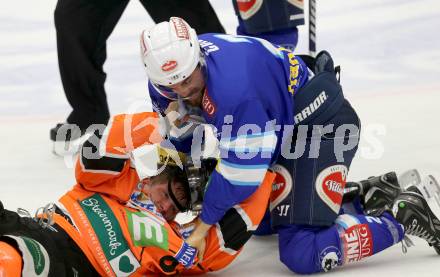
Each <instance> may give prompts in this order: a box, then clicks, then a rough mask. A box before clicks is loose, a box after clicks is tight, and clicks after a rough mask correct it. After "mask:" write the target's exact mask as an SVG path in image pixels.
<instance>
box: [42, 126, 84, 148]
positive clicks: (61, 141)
mask: <svg viewBox="0 0 440 277" xmlns="http://www.w3.org/2000/svg"><path fill="white" fill-rule="evenodd" d="M84 134H85V130H81V129H80V128H79V127H78V126H77V125H76V124H69V123H58V124H57V125H56V126H55V127H53V128H52V129H50V140H51V141H53V150H52V151H53V153H54V154H56V155H59V156H66V155H73V154H75V153H76V152H78V150H79V147H80V145H81V144H82V143H83V142H84V139H83V138H84Z"/></svg>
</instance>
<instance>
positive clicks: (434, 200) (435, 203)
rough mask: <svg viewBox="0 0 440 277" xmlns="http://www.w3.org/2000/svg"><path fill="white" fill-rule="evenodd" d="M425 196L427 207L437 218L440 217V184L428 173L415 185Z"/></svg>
mask: <svg viewBox="0 0 440 277" xmlns="http://www.w3.org/2000/svg"><path fill="white" fill-rule="evenodd" d="M417 188H418V189H419V190H420V192H421V193H422V195H423V197H425V199H426V202H427V203H428V206H429V208H430V209H431V211H432V212H433V213H434V215H435V216H436V217H437V218H440V185H439V184H438V182H437V180H436V179H435V178H434V176H432V175H428V176H427V177H425V178H424V179H423V181H422V182H421V183H420V184H419V185H418V186H417Z"/></svg>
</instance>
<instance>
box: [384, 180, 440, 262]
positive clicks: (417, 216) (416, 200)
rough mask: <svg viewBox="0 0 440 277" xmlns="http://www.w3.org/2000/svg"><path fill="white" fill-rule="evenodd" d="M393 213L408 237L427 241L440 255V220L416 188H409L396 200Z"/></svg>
mask: <svg viewBox="0 0 440 277" xmlns="http://www.w3.org/2000/svg"><path fill="white" fill-rule="evenodd" d="M392 213H393V215H394V217H395V218H396V220H397V221H398V222H399V223H400V224H402V225H403V227H404V230H405V234H406V235H412V236H417V237H419V238H422V239H424V240H426V241H427V242H428V244H429V245H430V246H432V247H434V249H435V251H436V252H437V254H439V255H440V220H439V219H438V217H437V216H436V215H435V214H434V213H433V211H432V210H431V209H430V207H429V205H428V203H427V201H426V199H425V198H424V197H423V195H422V194H421V192H420V191H419V190H418V188H417V187H416V186H411V187H409V188H408V191H405V192H402V193H401V194H400V195H399V196H398V197H397V198H396V200H395V201H394V204H393V208H392Z"/></svg>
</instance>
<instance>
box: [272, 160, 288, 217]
mask: <svg viewBox="0 0 440 277" xmlns="http://www.w3.org/2000/svg"><path fill="white" fill-rule="evenodd" d="M271 169H272V170H273V171H274V172H275V173H276V176H275V180H274V182H273V184H272V192H271V193H270V204H269V209H270V210H271V211H272V210H273V209H274V208H275V207H276V206H278V204H280V203H281V202H282V201H283V200H284V199H285V198H286V197H287V196H288V195H289V194H290V192H291V190H292V176H291V175H290V173H289V171H287V169H286V168H285V167H284V166H282V165H279V164H276V165H274V166H273V167H272V168H271ZM283 210H286V209H283ZM286 213H287V211H286ZM280 214H284V213H282V212H281V211H280Z"/></svg>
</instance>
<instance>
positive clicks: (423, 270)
mask: <svg viewBox="0 0 440 277" xmlns="http://www.w3.org/2000/svg"><path fill="white" fill-rule="evenodd" d="M211 2H212V4H213V6H214V8H215V9H216V11H217V14H218V15H219V17H220V19H221V21H222V22H223V24H224V25H225V27H226V29H227V31H229V32H234V30H235V25H236V19H235V16H234V12H233V10H232V6H231V3H230V1H220V0H212V1H211ZM55 5H56V1H54V0H47V1H29V0H27V1H23V0H19V1H8V2H7V3H4V5H2V9H0V19H1V24H0V35H1V40H0V65H1V67H0V99H1V100H0V142H1V145H2V151H1V155H0V199H1V200H2V201H3V203H4V205H5V207H7V208H9V209H11V210H15V209H16V208H17V207H23V208H26V209H29V210H35V208H37V207H39V206H41V205H43V204H45V203H48V202H50V201H54V200H56V199H57V198H58V197H59V196H60V195H61V194H62V193H63V192H64V191H66V190H67V189H68V188H69V187H71V186H72V185H73V184H74V176H73V170H72V165H73V163H72V161H73V160H72V159H71V158H70V159H69V158H66V159H63V158H59V157H56V156H54V155H53V154H52V153H51V143H50V141H49V129H50V128H51V127H53V126H54V125H55V123H56V122H58V121H62V120H64V119H65V117H66V116H67V114H68V113H69V111H70V107H69V105H68V104H67V101H66V99H65V97H64V94H63V90H62V86H61V81H60V78H59V73H58V67H57V54H56V40H55V29H54V26H53V10H54V8H55ZM317 18H318V19H317V45H318V49H327V50H329V51H330V53H332V55H333V57H334V60H335V62H336V63H337V64H340V65H341V66H342V79H341V81H342V84H343V87H344V91H345V95H346V96H347V98H348V99H349V100H350V101H351V103H352V104H353V106H354V107H355V109H356V110H357V111H358V113H359V115H360V117H361V119H362V127H363V138H362V143H361V147H360V150H359V152H358V156H357V158H356V159H355V160H354V162H353V165H352V169H351V172H350V175H349V177H350V179H351V180H358V179H360V178H365V177H368V176H370V175H375V174H381V173H384V172H386V171H389V170H396V171H398V172H402V171H404V170H406V169H409V168H418V169H419V170H420V172H421V173H422V175H426V174H432V175H434V176H436V177H437V179H440V161H439V158H438V157H439V156H440V139H439V135H440V131H439V127H440V124H439V123H440V119H439V118H440V111H439V110H440V109H439V103H440V94H439V91H440V81H439V80H438V78H439V76H440V67H439V65H440V36H439V26H440V3H439V2H438V1H436V0H420V1H409V0H387V1H383V0H368V1H367V0H357V1H336V0H326V1H318V4H317ZM151 23H152V21H151V19H150V18H149V16H148V15H147V14H146V13H145V11H144V10H143V8H142V6H141V5H140V3H139V2H138V1H131V2H130V4H129V6H128V8H127V10H126V11H125V13H124V15H123V16H122V19H121V21H120V22H119V24H118V25H117V27H116V29H115V31H114V33H113V34H112V36H111V38H110V40H109V43H108V59H107V63H106V65H105V70H106V72H107V73H108V79H107V83H106V88H107V95H108V100H109V104H110V107H111V111H112V112H113V114H116V113H121V112H127V111H140V110H148V109H149V103H148V102H147V96H146V95H147V93H146V87H145V86H146V80H145V74H144V72H143V68H142V66H141V63H140V61H139V49H138V47H139V46H138V36H139V33H140V30H141V29H142V28H144V27H145V26H147V25H149V24H151ZM306 50H307V36H306V28H304V27H302V28H301V29H300V42H299V46H298V52H302V53H305V52H306ZM416 244H417V245H416V247H414V248H410V249H409V252H408V254H406V255H404V254H402V253H401V248H400V245H396V246H394V247H392V248H391V249H388V250H386V251H384V252H383V253H381V254H378V255H376V256H374V257H371V258H369V259H366V260H365V261H362V262H359V263H355V264H351V265H348V266H346V267H345V268H340V269H337V270H336V271H334V272H332V273H330V274H331V276H353V275H354V276H357V277H361V276H372V275H376V276H377V275H378V274H380V275H381V276H418V277H422V276H439V275H440V257H438V256H437V255H436V254H435V252H434V250H432V249H430V248H428V247H427V245H426V243H424V242H423V241H419V240H417V241H416ZM215 275H216V276H291V275H293V274H292V273H291V272H289V270H288V269H286V268H285V267H284V266H283V265H282V264H281V263H280V262H279V260H278V250H277V239H276V237H266V238H252V239H251V241H250V242H249V243H248V244H247V245H246V247H245V249H244V250H243V253H242V254H241V255H240V256H239V257H238V259H237V260H236V261H235V262H234V263H233V264H232V265H231V266H230V267H229V268H227V269H226V270H224V271H221V272H218V273H215Z"/></svg>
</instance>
